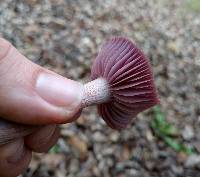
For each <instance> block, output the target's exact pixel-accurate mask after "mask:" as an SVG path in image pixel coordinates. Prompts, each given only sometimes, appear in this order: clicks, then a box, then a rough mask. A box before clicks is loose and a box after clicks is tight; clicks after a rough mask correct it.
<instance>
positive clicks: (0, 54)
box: [0, 38, 12, 64]
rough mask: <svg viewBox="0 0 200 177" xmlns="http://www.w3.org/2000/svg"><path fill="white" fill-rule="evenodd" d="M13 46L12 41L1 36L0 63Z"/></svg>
mask: <svg viewBox="0 0 200 177" xmlns="http://www.w3.org/2000/svg"><path fill="white" fill-rule="evenodd" d="M11 47H12V45H11V43H10V42H8V41H7V40H5V39H3V38H0V64H1V62H2V61H3V60H4V59H6V58H7V56H8V55H9V52H10V50H11Z"/></svg>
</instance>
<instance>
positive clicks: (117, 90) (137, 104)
mask: <svg viewBox="0 0 200 177" xmlns="http://www.w3.org/2000/svg"><path fill="white" fill-rule="evenodd" d="M91 79H92V81H91V82H89V83H87V84H85V85H84V97H83V100H82V108H84V107H88V106H90V105H94V104H97V108H98V112H99V114H100V115H101V117H102V118H103V119H104V121H105V122H106V123H107V124H108V126H110V127H111V128H113V129H117V130H119V129H124V128H126V127H127V125H128V124H130V122H131V120H132V119H133V118H135V117H136V115H137V114H138V113H140V112H142V111H144V110H146V109H148V108H150V107H152V106H154V105H156V104H158V103H159V99H158V96H157V91H156V88H155V84H154V80H153V73H152V70H151V66H150V63H149V60H148V59H147V57H146V56H145V55H144V53H143V52H142V51H141V50H140V49H139V48H138V47H137V46H136V45H135V44H134V43H133V42H131V41H130V40H129V39H126V38H124V37H114V38H111V39H108V40H107V41H106V42H105V43H104V44H103V46H102V48H101V50H100V52H99V54H98V56H97V58H96V60H95V61H94V63H93V66H92V69H91ZM34 130H35V126H30V125H21V124H17V123H11V122H9V121H5V120H0V145H1V144H5V143H7V142H9V141H11V140H13V139H15V138H16V137H20V136H22V135H23V136H25V135H28V134H30V133H31V132H33V131H34Z"/></svg>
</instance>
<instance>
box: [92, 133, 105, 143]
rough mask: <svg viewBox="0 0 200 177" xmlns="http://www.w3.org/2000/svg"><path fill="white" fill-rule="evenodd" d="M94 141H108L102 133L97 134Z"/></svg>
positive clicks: (94, 135)
mask: <svg viewBox="0 0 200 177" xmlns="http://www.w3.org/2000/svg"><path fill="white" fill-rule="evenodd" d="M93 139H94V141H96V142H105V141H106V137H105V135H104V134H103V133H101V132H95V133H94V134H93Z"/></svg>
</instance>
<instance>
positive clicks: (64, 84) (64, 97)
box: [36, 73, 83, 110]
mask: <svg viewBox="0 0 200 177" xmlns="http://www.w3.org/2000/svg"><path fill="white" fill-rule="evenodd" d="M36 92H37V93H38V95H39V96H40V97H41V98H43V99H44V100H46V101H47V102H48V103H50V104H52V105H55V106H58V107H66V109H69V110H70V109H72V108H76V107H77V106H78V105H80V104H81V101H82V96H83V85H82V84H80V83H78V82H76V81H73V80H70V79H66V78H64V77H62V76H58V75H54V74H49V73H41V74H40V75H39V76H38V79H37V81H36Z"/></svg>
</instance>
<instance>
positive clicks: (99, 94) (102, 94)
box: [82, 77, 110, 108]
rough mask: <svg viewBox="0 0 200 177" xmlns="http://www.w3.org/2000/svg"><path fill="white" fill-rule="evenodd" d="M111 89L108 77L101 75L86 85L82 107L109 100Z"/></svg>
mask: <svg viewBox="0 0 200 177" xmlns="http://www.w3.org/2000/svg"><path fill="white" fill-rule="evenodd" d="M109 99H110V89H109V85H108V82H107V81H106V79H104V78H102V77H100V78H97V79H95V80H93V81H91V82H88V83H87V84H85V85H84V96H83V100H82V108H84V107H87V106H90V105H93V104H100V103H105V102H107V101H109Z"/></svg>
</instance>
